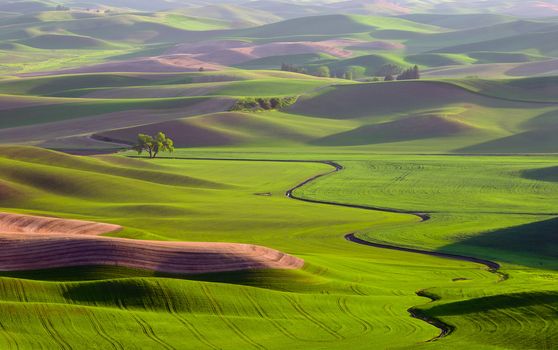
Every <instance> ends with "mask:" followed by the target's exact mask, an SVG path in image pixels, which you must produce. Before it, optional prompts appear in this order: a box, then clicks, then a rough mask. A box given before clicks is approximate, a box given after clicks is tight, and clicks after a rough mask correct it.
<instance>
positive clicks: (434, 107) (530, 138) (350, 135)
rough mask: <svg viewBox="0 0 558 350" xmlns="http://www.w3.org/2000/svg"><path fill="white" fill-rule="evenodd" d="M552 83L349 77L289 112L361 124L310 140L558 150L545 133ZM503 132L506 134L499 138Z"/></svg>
mask: <svg viewBox="0 0 558 350" xmlns="http://www.w3.org/2000/svg"><path fill="white" fill-rule="evenodd" d="M499 87H501V88H499ZM554 90H556V86H555V84H554V79H551V78H547V79H540V80H536V79H531V80H529V79H525V80H510V81H494V82H492V81H479V80H463V81H457V82H455V83H453V82H441V81H422V82H396V83H375V84H354V85H346V86H334V87H332V88H330V89H323V90H320V91H319V92H318V93H316V94H315V95H310V96H305V97H302V98H301V99H299V102H298V103H297V104H296V105H294V106H293V107H292V108H290V109H289V112H291V113H295V114H302V115H305V116H312V117H315V118H328V119H335V120H348V121H355V120H357V121H358V122H359V123H360V124H361V125H360V126H358V127H357V128H355V129H353V130H351V131H348V132H343V133H340V134H334V135H329V136H327V137H325V138H324V139H321V140H315V141H313V143H317V144H320V145H328V144H332V145H337V146H343V145H346V146H350V145H367V144H384V143H389V144H390V146H391V147H392V148H391V150H398V149H408V150H411V149H413V150H414V151H417V150H420V149H423V147H424V149H431V150H434V149H437V150H439V151H441V150H445V151H458V150H462V151H463V152H467V151H471V152H475V153H476V152H480V153H537V152H556V151H557V150H558V149H557V148H556V147H558V145H557V144H556V142H555V141H553V140H552V138H551V137H550V135H551V134H552V133H553V131H552V130H555V128H556V127H557V124H556V121H555V118H553V115H554V113H555V110H556V105H555V102H554V100H553V97H552V91H554ZM520 135H521V136H520ZM500 139H502V140H510V141H509V142H507V141H506V142H505V144H503V145H502V146H499V145H500V141H498V140H500ZM417 140H418V142H417ZM482 140H485V141H482ZM393 142H397V143H398V144H395V143H393ZM491 142H496V144H493V143H491ZM459 145H462V146H459ZM477 145H478V146H477ZM379 149H383V148H379Z"/></svg>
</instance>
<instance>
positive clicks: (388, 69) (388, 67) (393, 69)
mask: <svg viewBox="0 0 558 350" xmlns="http://www.w3.org/2000/svg"><path fill="white" fill-rule="evenodd" d="M402 71H403V68H401V67H400V66H398V65H396V64H393V63H388V64H384V65H383V66H381V67H380V68H379V69H378V70H377V71H376V74H374V75H375V76H377V77H387V76H388V75H391V76H396V75H399V74H401V72H402Z"/></svg>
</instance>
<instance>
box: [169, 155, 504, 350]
mask: <svg viewBox="0 0 558 350" xmlns="http://www.w3.org/2000/svg"><path fill="white" fill-rule="evenodd" d="M165 158H166V159H182V160H220V161H253V162H281V163H320V164H326V165H329V166H331V167H333V169H332V170H330V171H327V172H325V173H321V174H318V175H314V176H312V177H310V178H308V179H306V180H304V181H302V182H301V183H299V184H297V185H296V186H294V187H293V188H291V189H289V190H287V191H286V192H285V195H286V196H287V197H288V198H291V199H295V200H299V201H303V202H308V203H316V204H326V205H335V206H341V207H347V208H355V209H364V210H373V211H383V212H387V213H396V214H409V215H415V216H417V217H419V218H420V219H421V222H424V221H427V220H430V215H429V214H428V213H420V212H415V211H408V210H401V209H393V208H385V207H375V206H366V205H358V204H347V203H337V202H332V201H324V200H317V199H308V198H302V197H299V196H297V195H296V194H295V193H294V192H295V191H296V190H297V189H299V188H301V187H303V186H305V185H307V184H309V183H310V182H312V181H315V180H317V179H319V178H322V177H325V176H327V175H331V174H333V173H336V172H340V171H342V170H343V169H344V168H343V166H342V165H340V164H338V163H335V162H333V161H308V160H275V159H242V158H238V159H236V158H235V159H231V158H186V157H165ZM345 239H346V240H347V241H350V242H353V243H357V244H361V245H366V246H370V247H375V248H381V249H391V250H397V251H402V252H408V253H415V254H423V255H428V256H434V257H438V258H444V259H453V260H460V261H466V262H470V263H476V264H481V265H484V266H486V267H487V270H488V271H489V272H492V273H494V274H496V275H498V276H499V280H500V281H505V280H506V279H507V278H508V276H507V274H505V273H502V272H500V271H499V269H500V264H498V263H497V262H494V261H491V260H486V259H481V258H476V257H471V256H466V255H458V254H450V253H442V252H435V251H429V250H423V249H416V248H407V247H400V246H395V245H389V244H383V243H374V242H369V241H365V240H363V239H360V238H358V237H356V236H355V234H354V233H349V234H346V235H345ZM415 294H416V295H418V296H420V297H424V298H428V299H430V302H434V301H436V300H437V299H436V297H434V296H432V295H430V294H428V293H427V292H425V291H424V290H419V291H417V292H416V293H415ZM407 311H408V312H409V314H410V315H411V317H413V318H416V319H419V320H422V321H424V322H427V323H429V324H431V325H433V326H434V327H436V328H438V329H439V330H440V334H438V335H437V336H436V337H434V338H432V339H429V340H428V342H431V341H435V340H438V339H441V338H443V337H445V336H447V335H449V334H450V333H451V332H453V330H454V327H453V326H451V325H449V324H447V323H444V322H443V321H441V320H439V319H437V318H434V317H430V316H428V315H426V314H424V313H423V312H422V311H421V310H420V309H418V308H417V307H411V308H409V309H408V310H407Z"/></svg>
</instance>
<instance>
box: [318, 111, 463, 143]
mask: <svg viewBox="0 0 558 350" xmlns="http://www.w3.org/2000/svg"><path fill="white" fill-rule="evenodd" d="M472 130H474V128H473V127H470V126H468V125H467V124H464V123H461V122H459V121H456V120H452V119H449V118H444V117H442V116H438V115H423V116H414V117H407V118H403V119H399V120H395V121H391V122H387V123H380V124H371V125H364V126H360V127H358V128H356V129H353V130H349V131H346V132H342V133H339V134H334V135H330V136H326V137H324V138H321V139H318V140H314V141H312V142H311V144H315V145H320V146H323V145H326V146H356V145H372V144H379V143H389V142H399V141H411V140H421V139H428V138H435V137H448V136H452V135H456V134H461V133H465V132H468V131H472Z"/></svg>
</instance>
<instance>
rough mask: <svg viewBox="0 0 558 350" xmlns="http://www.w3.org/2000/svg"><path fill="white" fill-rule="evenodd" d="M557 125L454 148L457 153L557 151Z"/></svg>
mask: <svg viewBox="0 0 558 350" xmlns="http://www.w3.org/2000/svg"><path fill="white" fill-rule="evenodd" d="M557 132H558V128H557V127H552V128H541V129H534V130H529V131H525V132H522V133H519V134H515V135H512V136H506V137H503V138H500V139H496V140H492V141H488V142H483V143H480V144H477V145H473V146H468V147H465V148H460V149H457V150H454V152H456V153H556V152H558V143H556V133H557Z"/></svg>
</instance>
